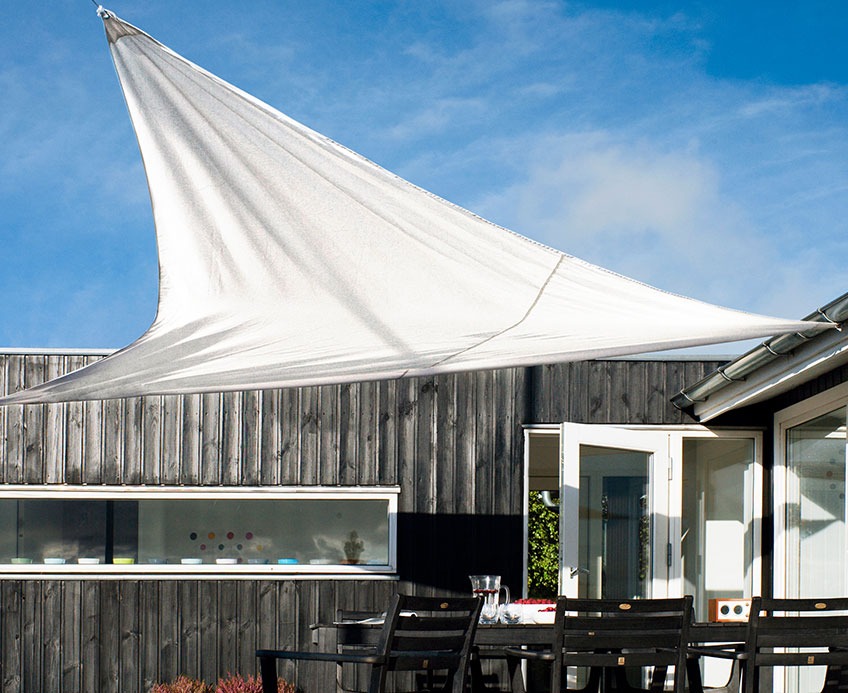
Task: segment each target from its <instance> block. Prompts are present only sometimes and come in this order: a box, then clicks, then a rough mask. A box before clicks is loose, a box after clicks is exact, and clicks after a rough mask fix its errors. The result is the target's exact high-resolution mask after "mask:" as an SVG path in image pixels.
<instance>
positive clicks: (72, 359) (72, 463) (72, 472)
mask: <svg viewBox="0 0 848 693" xmlns="http://www.w3.org/2000/svg"><path fill="white" fill-rule="evenodd" d="M84 365H85V359H84V358H83V357H81V356H68V357H66V358H65V370H66V371H72V370H77V369H79V368H82V367H83V366H84ZM65 439H66V447H65V456H66V457H65V481H66V482H67V483H69V484H81V483H82V480H83V442H84V440H85V405H84V404H83V403H82V402H68V404H67V412H66V416H65Z"/></svg>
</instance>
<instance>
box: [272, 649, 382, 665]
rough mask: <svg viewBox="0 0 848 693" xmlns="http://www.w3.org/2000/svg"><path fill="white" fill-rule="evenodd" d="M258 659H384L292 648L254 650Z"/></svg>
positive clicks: (376, 661)
mask: <svg viewBox="0 0 848 693" xmlns="http://www.w3.org/2000/svg"><path fill="white" fill-rule="evenodd" d="M256 656H257V657H259V658H260V659H262V658H268V659H301V660H307V661H312V662H337V663H339V664H347V663H352V664H379V663H381V662H383V661H385V657H384V656H383V655H378V654H366V653H362V654H354V653H347V652H296V651H294V650H256Z"/></svg>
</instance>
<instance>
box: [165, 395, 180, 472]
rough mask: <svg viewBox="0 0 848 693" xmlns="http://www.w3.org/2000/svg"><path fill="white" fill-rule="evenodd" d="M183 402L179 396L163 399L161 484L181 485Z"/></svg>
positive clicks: (168, 396) (169, 396)
mask: <svg viewBox="0 0 848 693" xmlns="http://www.w3.org/2000/svg"><path fill="white" fill-rule="evenodd" d="M182 402H183V398H182V397H180V396H179V395H165V396H164V397H162V414H161V421H162V462H161V470H162V476H161V477H160V478H161V482H162V483H163V484H169V485H174V484H178V483H180V470H181V468H182V463H181V459H180V455H181V453H182V432H183V423H182V415H183V411H182Z"/></svg>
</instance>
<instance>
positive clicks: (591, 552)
mask: <svg viewBox="0 0 848 693" xmlns="http://www.w3.org/2000/svg"><path fill="white" fill-rule="evenodd" d="M560 435H561V437H560V441H561V447H560V450H561V463H560V544H561V551H560V594H565V595H568V596H572V597H592V598H613V599H633V598H649V597H663V596H666V595H667V594H668V567H669V561H668V555H669V554H668V547H669V544H668V529H669V523H668V502H669V490H668V480H669V477H670V463H669V456H668V437H667V435H666V434H664V433H661V432H657V431H635V430H628V429H623V428H615V427H611V426H593V425H584V424H572V423H565V424H562V429H561V434H560Z"/></svg>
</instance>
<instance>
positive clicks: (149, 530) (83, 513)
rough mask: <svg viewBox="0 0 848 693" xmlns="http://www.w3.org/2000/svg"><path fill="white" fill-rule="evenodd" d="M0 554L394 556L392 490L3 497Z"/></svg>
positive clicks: (108, 559) (67, 559) (84, 559)
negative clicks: (354, 494)
mask: <svg viewBox="0 0 848 693" xmlns="http://www.w3.org/2000/svg"><path fill="white" fill-rule="evenodd" d="M0 526H2V527H3V528H5V529H6V531H5V532H3V533H2V535H0V562H3V563H16V564H18V563H25V562H34V563H48V564H52V563H55V564H58V563H63V562H64V563H83V564H96V563H112V564H116V565H132V564H135V563H141V564H186V565H187V564H194V565H198V564H219V565H239V564H245V565H270V564H277V565H299V564H307V565H325V564H326V565H357V564H369V565H388V563H389V501H388V500H386V499H373V498H369V499H304V498H296V499H291V498H289V499H258V500H256V499H247V498H246V499H232V498H227V499H215V498H212V499H210V498H205V499H201V498H185V497H183V498H164V499H162V498H151V499H132V500H100V499H80V500H75V499H0Z"/></svg>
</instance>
